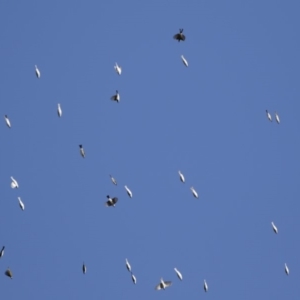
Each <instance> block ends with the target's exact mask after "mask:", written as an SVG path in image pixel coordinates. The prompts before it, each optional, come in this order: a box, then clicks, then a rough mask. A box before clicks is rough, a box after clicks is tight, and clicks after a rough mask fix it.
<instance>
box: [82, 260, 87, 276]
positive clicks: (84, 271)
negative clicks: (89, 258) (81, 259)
mask: <svg viewBox="0 0 300 300" xmlns="http://www.w3.org/2000/svg"><path fill="white" fill-rule="evenodd" d="M82 273H83V274H85V273H86V265H85V264H84V263H83V265H82Z"/></svg>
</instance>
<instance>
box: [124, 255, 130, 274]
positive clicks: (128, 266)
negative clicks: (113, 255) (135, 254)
mask: <svg viewBox="0 0 300 300" xmlns="http://www.w3.org/2000/svg"><path fill="white" fill-rule="evenodd" d="M125 263H126V268H127V270H128V271H129V272H131V265H130V263H129V262H128V260H127V258H126V260H125Z"/></svg>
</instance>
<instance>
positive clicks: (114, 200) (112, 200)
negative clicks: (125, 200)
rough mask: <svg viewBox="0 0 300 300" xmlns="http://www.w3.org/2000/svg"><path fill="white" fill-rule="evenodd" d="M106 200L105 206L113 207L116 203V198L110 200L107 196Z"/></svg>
mask: <svg viewBox="0 0 300 300" xmlns="http://www.w3.org/2000/svg"><path fill="white" fill-rule="evenodd" d="M106 198H107V199H108V200H107V201H106V202H105V203H106V206H113V207H115V205H116V203H117V202H118V198H117V197H114V198H110V197H109V195H107V196H106Z"/></svg>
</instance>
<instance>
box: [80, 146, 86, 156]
mask: <svg viewBox="0 0 300 300" xmlns="http://www.w3.org/2000/svg"><path fill="white" fill-rule="evenodd" d="M79 148H80V154H81V156H82V157H83V158H85V152H84V149H83V147H82V145H79Z"/></svg>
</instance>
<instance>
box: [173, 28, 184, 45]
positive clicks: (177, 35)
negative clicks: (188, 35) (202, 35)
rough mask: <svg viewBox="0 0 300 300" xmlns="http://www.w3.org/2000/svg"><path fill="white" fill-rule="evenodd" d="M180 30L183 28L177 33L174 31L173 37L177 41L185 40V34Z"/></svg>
mask: <svg viewBox="0 0 300 300" xmlns="http://www.w3.org/2000/svg"><path fill="white" fill-rule="evenodd" d="M182 32H183V28H181V29H179V33H176V34H175V35H174V37H173V38H174V39H175V40H177V41H178V42H180V41H185V35H184V34H183V33H182Z"/></svg>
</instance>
